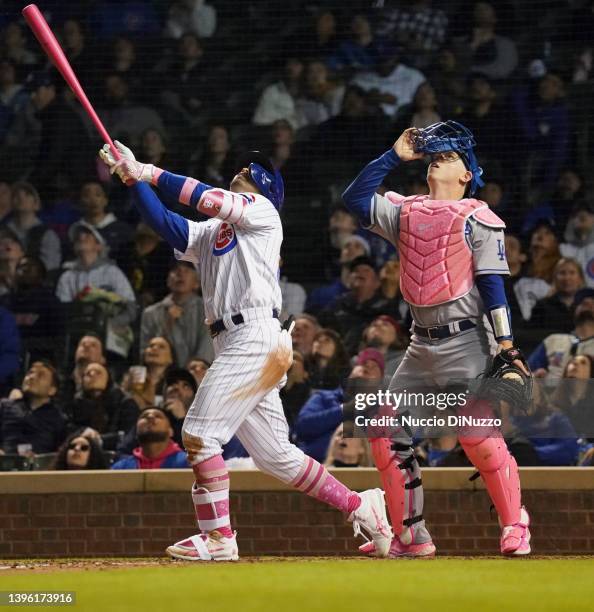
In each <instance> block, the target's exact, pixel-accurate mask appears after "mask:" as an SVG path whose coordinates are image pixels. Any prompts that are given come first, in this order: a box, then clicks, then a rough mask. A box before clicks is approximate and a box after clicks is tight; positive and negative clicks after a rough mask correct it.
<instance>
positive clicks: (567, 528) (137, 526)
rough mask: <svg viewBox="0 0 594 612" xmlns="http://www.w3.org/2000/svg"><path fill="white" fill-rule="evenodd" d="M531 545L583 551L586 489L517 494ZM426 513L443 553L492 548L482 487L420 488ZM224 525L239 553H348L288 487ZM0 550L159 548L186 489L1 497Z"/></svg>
mask: <svg viewBox="0 0 594 612" xmlns="http://www.w3.org/2000/svg"><path fill="white" fill-rule="evenodd" d="M523 498H524V503H525V504H526V506H527V507H528V509H529V510H530V512H531V515H532V522H533V526H532V534H533V544H534V551H535V552H537V553H539V554H581V553H589V554H592V552H593V551H594V491H538V490H528V491H524V493H523ZM425 499H426V503H425V508H426V514H425V516H426V518H427V523H428V526H429V528H430V530H431V532H432V534H433V536H434V538H435V542H436V544H437V547H438V551H439V553H441V554H443V555H455V554H465V555H480V554H494V553H497V552H498V537H499V528H498V527H497V521H496V518H495V516H494V515H493V516H491V515H490V513H489V505H490V502H489V500H488V498H487V496H486V494H485V493H484V491H480V490H478V491H439V490H436V491H427V492H426V496H425ZM231 503H232V509H233V517H232V518H233V525H234V527H235V528H236V529H237V530H238V536H239V545H240V554H243V555H259V554H266V555H347V554H355V553H356V551H357V549H356V545H357V543H356V541H355V540H354V539H353V537H352V528H351V527H350V525H348V524H346V523H345V522H344V520H343V517H342V515H341V514H340V513H339V512H336V511H335V510H332V509H330V508H326V507H325V506H324V505H322V504H320V503H318V502H316V501H315V500H312V499H310V498H306V497H304V496H302V495H301V494H298V493H293V492H282V491H281V492H247V491H245V492H238V493H234V494H232V496H231ZM0 517H2V518H1V520H0V556H1V557H3V558H14V557H25V556H26V557H35V556H37V557H47V556H92V555H96V556H107V555H116V556H123V555H129V556H141V555H161V554H162V553H163V550H164V549H165V547H166V546H168V545H169V544H170V543H172V542H174V541H176V540H178V539H181V538H183V537H185V536H187V535H189V534H191V533H192V532H193V515H192V508H191V501H190V496H189V494H188V493H180V492H163V493H109V494H106V493H101V494H99V493H87V494H82V493H81V494H78V493H58V494H43V495H35V494H20V495H6V494H5V495H3V496H2V497H1V498H0Z"/></svg>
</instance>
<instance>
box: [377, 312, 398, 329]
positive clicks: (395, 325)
mask: <svg viewBox="0 0 594 612" xmlns="http://www.w3.org/2000/svg"><path fill="white" fill-rule="evenodd" d="M374 321H384V322H385V323H389V324H390V325H391V326H392V327H393V328H394V329H395V330H396V332H400V331H401V329H402V328H401V326H400V323H398V321H396V319H395V318H394V317H391V316H390V315H380V316H379V317H375V319H374Z"/></svg>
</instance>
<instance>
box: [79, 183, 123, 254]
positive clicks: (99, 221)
mask: <svg viewBox="0 0 594 612" xmlns="http://www.w3.org/2000/svg"><path fill="white" fill-rule="evenodd" d="M79 202H80V206H81V210H82V219H81V221H78V222H76V223H73V224H72V225H71V226H70V229H69V230H68V236H69V238H70V240H71V241H72V239H73V238H74V236H75V234H76V230H77V228H78V227H79V225H80V224H81V223H82V224H85V225H87V226H90V227H93V228H95V229H96V230H97V231H98V232H99V234H101V236H102V237H103V240H104V241H105V244H106V246H107V249H108V252H109V256H110V257H112V258H114V259H118V260H119V259H120V258H121V256H122V250H123V248H124V247H125V246H127V245H128V243H130V242H131V236H132V228H131V227H130V225H128V224H127V223H125V222H124V221H120V220H119V219H118V218H117V217H116V216H115V215H114V214H113V213H112V212H107V207H108V206H109V196H108V192H107V186H106V185H105V184H103V183H101V182H100V181H97V180H94V179H93V180H88V181H85V182H84V183H83V184H82V185H81V188H80V192H79Z"/></svg>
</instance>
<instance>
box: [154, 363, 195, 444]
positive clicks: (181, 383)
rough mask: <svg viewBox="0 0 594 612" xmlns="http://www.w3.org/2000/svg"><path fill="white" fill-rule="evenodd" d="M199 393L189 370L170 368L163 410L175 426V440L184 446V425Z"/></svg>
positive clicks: (166, 380)
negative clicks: (182, 433) (182, 432)
mask: <svg viewBox="0 0 594 612" xmlns="http://www.w3.org/2000/svg"><path fill="white" fill-rule="evenodd" d="M196 391H198V383H197V382H196V379H195V378H194V376H192V374H191V373H190V372H188V370H185V369H184V368H170V369H169V370H167V372H166V374H165V380H164V382H163V404H162V406H161V407H162V408H163V409H164V410H166V411H167V412H168V414H169V419H170V421H171V423H172V426H173V439H174V440H175V441H176V442H177V443H178V444H180V445H181V444H182V435H181V431H182V425H183V423H184V419H185V418H186V414H188V410H189V409H190V406H191V405H192V402H193V401H194V396H195V395H196Z"/></svg>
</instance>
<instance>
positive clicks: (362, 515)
mask: <svg viewBox="0 0 594 612" xmlns="http://www.w3.org/2000/svg"><path fill="white" fill-rule="evenodd" d="M359 497H360V498H361V505H360V506H359V507H358V508H357V509H356V510H355V511H354V512H351V514H350V515H349V518H348V520H349V521H350V522H351V523H353V530H354V532H355V536H358V535H360V534H361V535H363V536H364V537H365V534H367V535H368V536H369V537H370V538H371V539H372V541H373V543H374V544H375V551H376V553H375V556H376V557H387V556H388V554H389V552H390V545H391V544H392V538H393V537H394V535H393V533H392V528H391V527H390V524H389V523H388V517H387V515H386V504H385V502H384V492H383V491H382V490H381V489H369V490H367V491H363V493H359Z"/></svg>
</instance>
